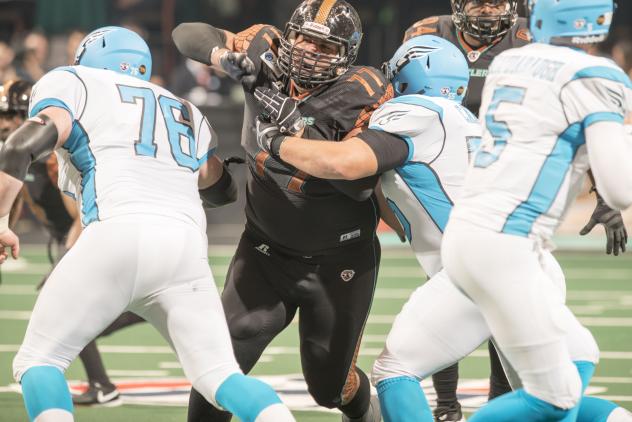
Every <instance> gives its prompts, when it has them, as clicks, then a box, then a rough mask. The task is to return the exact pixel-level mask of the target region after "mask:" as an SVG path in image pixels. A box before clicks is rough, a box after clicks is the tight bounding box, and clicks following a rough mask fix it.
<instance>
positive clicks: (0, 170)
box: [0, 107, 72, 216]
mask: <svg viewBox="0 0 632 422" xmlns="http://www.w3.org/2000/svg"><path fill="white" fill-rule="evenodd" d="M71 128H72V119H71V116H70V113H69V112H68V111H67V110H65V109H63V108H60V107H49V108H46V109H45V110H43V111H42V112H40V113H39V114H38V115H37V116H35V117H34V118H31V119H28V120H27V121H26V122H24V123H23V124H22V125H21V126H20V127H19V128H17V129H16V130H15V131H14V132H13V133H12V134H11V136H9V139H7V142H6V143H5V145H4V147H3V148H2V150H1V151H0V216H4V215H7V214H8V213H9V210H10V208H11V204H13V201H14V200H15V198H16V196H17V195H18V192H19V191H20V189H21V188H22V184H23V181H24V178H25V177H26V172H27V170H28V168H29V166H30V165H31V162H33V161H35V160H37V159H39V158H42V157H44V156H46V155H49V154H50V153H52V152H53V151H54V150H55V148H57V147H59V146H61V145H63V143H64V142H65V141H66V139H67V138H68V135H69V134H70V130H71Z"/></svg>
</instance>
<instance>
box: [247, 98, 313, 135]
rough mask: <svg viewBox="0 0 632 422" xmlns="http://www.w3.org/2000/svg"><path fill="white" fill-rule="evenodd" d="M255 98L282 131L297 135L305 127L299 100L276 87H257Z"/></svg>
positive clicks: (286, 133)
mask: <svg viewBox="0 0 632 422" xmlns="http://www.w3.org/2000/svg"><path fill="white" fill-rule="evenodd" d="M255 98H256V99H257V101H259V104H260V105H261V107H263V110H264V112H265V114H266V115H267V116H269V117H270V119H271V120H272V121H273V122H274V123H276V125H277V126H278V127H279V130H280V131H281V133H283V134H285V135H296V134H297V133H299V132H300V131H301V130H303V128H304V127H305V122H304V121H303V116H301V112H300V111H299V110H298V104H297V102H296V101H294V100H293V99H291V98H290V97H288V96H287V95H285V94H282V93H280V92H279V91H277V90H276V89H271V88H262V87H258V88H257V89H255Z"/></svg>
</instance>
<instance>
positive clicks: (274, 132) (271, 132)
mask: <svg viewBox="0 0 632 422" xmlns="http://www.w3.org/2000/svg"><path fill="white" fill-rule="evenodd" d="M284 140H285V136H284V135H282V134H281V131H280V130H279V128H278V127H277V125H276V124H274V123H271V122H266V121H265V120H264V119H262V118H261V117H257V144H258V145H259V148H261V149H262V150H264V151H265V152H267V153H269V154H270V155H272V156H273V157H279V154H280V152H281V144H282V143H283V141H284Z"/></svg>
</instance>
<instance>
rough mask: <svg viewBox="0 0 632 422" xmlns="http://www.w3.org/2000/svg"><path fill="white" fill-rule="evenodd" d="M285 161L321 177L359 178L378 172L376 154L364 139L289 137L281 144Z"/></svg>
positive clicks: (281, 152)
mask: <svg viewBox="0 0 632 422" xmlns="http://www.w3.org/2000/svg"><path fill="white" fill-rule="evenodd" d="M280 156H281V159H282V160H283V161H285V162H286V163H288V164H291V165H292V166H294V167H296V168H297V169H299V170H302V171H304V172H305V173H307V174H310V175H312V176H314V177H319V178H321V179H343V180H356V179H361V178H363V177H367V176H372V175H374V174H375V173H377V168H378V162H377V157H376V156H375V153H374V152H373V150H372V149H371V147H369V146H368V145H367V144H366V143H365V142H364V141H363V140H362V139H359V138H351V139H349V140H346V141H342V142H330V141H316V140H310V139H302V138H294V137H287V138H285V141H284V142H283V143H282V144H281V149H280Z"/></svg>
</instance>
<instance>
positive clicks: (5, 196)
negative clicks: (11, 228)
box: [0, 171, 23, 217]
mask: <svg viewBox="0 0 632 422" xmlns="http://www.w3.org/2000/svg"><path fill="white" fill-rule="evenodd" d="M22 185H23V183H22V181H21V180H18V179H16V178H15V177H13V176H10V175H8V174H7V173H5V172H3V171H0V217H4V216H5V215H8V214H9V212H10V211H11V207H12V206H13V202H14V201H15V198H16V197H17V196H18V193H20V190H21V189H22Z"/></svg>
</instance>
